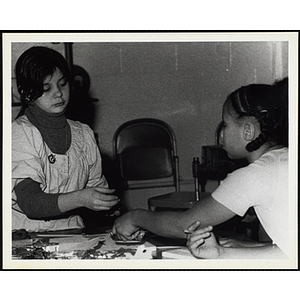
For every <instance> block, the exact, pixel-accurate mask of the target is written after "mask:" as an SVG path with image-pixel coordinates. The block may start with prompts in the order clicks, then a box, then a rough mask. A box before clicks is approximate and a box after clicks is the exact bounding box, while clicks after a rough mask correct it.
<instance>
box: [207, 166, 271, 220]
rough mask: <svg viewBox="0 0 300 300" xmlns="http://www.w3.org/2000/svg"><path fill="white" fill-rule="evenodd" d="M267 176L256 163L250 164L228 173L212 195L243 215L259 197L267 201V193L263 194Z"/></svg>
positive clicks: (257, 201) (255, 203)
mask: <svg viewBox="0 0 300 300" xmlns="http://www.w3.org/2000/svg"><path fill="white" fill-rule="evenodd" d="M268 176H270V175H269V174H265V173H264V172H263V170H262V169H261V168H260V167H259V166H258V165H256V164H250V165H248V166H247V167H244V168H241V169H238V170H236V171H234V172H232V173H230V174H228V176H227V177H226V178H225V179H224V180H223V181H221V183H220V186H219V187H218V188H217V189H216V190H215V191H214V192H213V193H212V197H213V198H214V199H215V200H216V201H218V202H219V203H221V204H223V205H224V206H226V207H227V208H229V209H230V210H231V211H233V212H234V213H236V214H237V215H239V216H243V215H244V214H245V213H246V212H247V210H248V209H249V208H250V207H252V206H256V205H257V204H258V203H259V202H260V199H262V198H264V199H265V201H268V199H269V197H268V195H267V194H266V195H264V192H265V191H266V188H265V187H266V185H269V184H270V183H269V181H268V178H267V177H268Z"/></svg>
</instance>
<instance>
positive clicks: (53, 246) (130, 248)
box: [12, 231, 193, 259]
mask: <svg viewBox="0 0 300 300" xmlns="http://www.w3.org/2000/svg"><path fill="white" fill-rule="evenodd" d="M12 247H13V249H12V254H13V255H12V256H13V259H164V258H171V259H181V258H183V259H190V258H193V256H192V255H191V254H190V252H189V251H188V249H187V248H186V247H184V246H155V245H153V244H152V243H150V242H148V241H147V240H143V241H140V243H136V244H135V243H123V244H119V243H118V241H115V240H113V238H112V235H111V233H110V231H107V232H105V233H99V234H85V233H63V232H62V233H51V232H47V233H35V234H34V235H33V237H32V238H28V236H27V238H26V239H23V240H22V239H20V240H13V241H12Z"/></svg>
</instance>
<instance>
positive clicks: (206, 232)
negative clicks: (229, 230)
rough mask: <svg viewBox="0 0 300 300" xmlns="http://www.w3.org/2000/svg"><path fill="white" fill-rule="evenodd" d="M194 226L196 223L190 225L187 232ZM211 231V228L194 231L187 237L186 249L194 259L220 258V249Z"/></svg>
mask: <svg viewBox="0 0 300 300" xmlns="http://www.w3.org/2000/svg"><path fill="white" fill-rule="evenodd" d="M196 226H197V225H196V223H194V224H192V225H191V226H190V227H189V230H191V228H193V227H196ZM198 226H199V222H198ZM196 228H197V227H196ZM212 229H213V227H212V226H207V227H204V228H200V229H196V230H195V231H194V232H192V233H191V234H190V235H189V236H188V241H187V247H188V248H189V250H190V251H191V253H192V254H193V255H194V256H195V257H197V258H218V257H219V256H220V252H221V248H222V247H221V246H220V245H219V244H218V242H217V240H216V238H215V236H214V234H213V233H212Z"/></svg>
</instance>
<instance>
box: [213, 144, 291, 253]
mask: <svg viewBox="0 0 300 300" xmlns="http://www.w3.org/2000/svg"><path fill="white" fill-rule="evenodd" d="M288 176H289V174H288V148H282V149H278V150H272V151H270V152H267V153H265V154H264V155H262V156H261V157H260V158H259V159H257V160H256V161H255V162H253V163H251V164H250V165H248V166H247V167H244V168H241V169H238V170H236V171H234V172H233V173H231V174H228V176H227V178H225V179H224V180H223V181H222V182H221V184H220V186H219V187H218V188H217V189H216V190H215V191H214V192H213V193H212V197H213V198H214V199H215V200H217V201H218V202H219V203H221V204H223V205H224V206H226V207H227V208H229V209H230V210H231V211H233V212H234V213H236V214H237V215H240V216H243V215H244V214H245V213H246V211H247V210H248V208H249V207H252V206H253V208H254V209H255V212H256V214H257V216H258V218H259V221H260V223H261V224H262V226H263V228H264V229H265V231H266V232H267V234H268V235H269V236H270V238H271V239H272V241H273V243H274V244H276V245H277V246H278V247H279V248H280V249H281V250H282V251H283V252H284V253H285V254H288V249H289V246H288V245H289V243H288V242H289V241H288V220H289V216H288V210H289V208H288V205H289V193H288V182H289V179H288Z"/></svg>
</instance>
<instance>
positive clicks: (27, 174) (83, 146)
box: [12, 115, 108, 231]
mask: <svg viewBox="0 0 300 300" xmlns="http://www.w3.org/2000/svg"><path fill="white" fill-rule="evenodd" d="M68 123H69V124H70V128H71V135H72V141H71V145H70V148H69V149H68V151H67V152H66V154H63V155H62V154H54V153H52V152H51V150H50V148H49V147H48V146H47V144H46V143H45V142H44V141H43V138H42V136H41V134H40V132H39V130H38V129H37V128H36V127H35V126H33V125H32V124H31V123H30V122H29V120H28V118H27V117H26V116H25V115H24V116H22V117H20V118H18V119H17V120H16V121H14V122H13V123H12V207H13V210H12V229H21V228H24V229H26V230H28V231H41V230H58V229H68V228H80V227H84V224H83V221H82V219H81V218H80V217H79V216H77V215H75V216H71V217H69V218H67V219H55V220H50V221H43V220H33V219H29V218H27V217H26V215H25V214H24V213H23V212H22V211H21V209H20V208H19V207H18V205H17V202H16V195H15V191H14V187H15V186H16V185H17V184H18V183H19V182H20V181H22V180H24V179H26V178H31V179H32V180H34V181H36V182H38V183H40V187H41V189H42V191H44V192H45V193H53V194H56V193H68V192H72V191H75V190H80V189H83V188H85V187H94V186H104V187H107V186H108V184H107V181H106V179H105V177H104V176H103V174H102V165H101V156H100V152H99V149H98V146H97V144H96V141H95V138H94V133H93V131H92V130H91V129H90V127H89V126H88V125H86V124H83V123H80V122H75V121H72V120H68Z"/></svg>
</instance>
